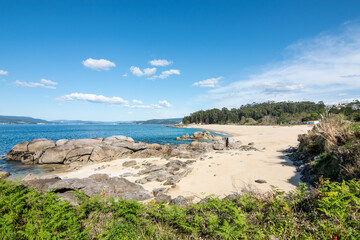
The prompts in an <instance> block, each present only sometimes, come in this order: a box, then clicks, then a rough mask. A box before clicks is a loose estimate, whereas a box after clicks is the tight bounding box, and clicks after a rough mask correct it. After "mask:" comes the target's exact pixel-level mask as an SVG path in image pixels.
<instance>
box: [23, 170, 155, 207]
mask: <svg viewBox="0 0 360 240" xmlns="http://www.w3.org/2000/svg"><path fill="white" fill-rule="evenodd" d="M21 184H22V185H24V186H26V187H32V188H35V189H37V190H40V191H50V190H51V191H53V192H56V193H61V194H63V193H71V192H72V191H74V190H80V191H83V192H84V193H85V195H86V196H88V197H90V196H96V195H101V196H102V197H114V198H121V199H124V200H136V201H143V200H147V199H150V198H151V196H150V193H149V192H148V191H147V190H145V189H144V188H143V187H142V186H140V185H138V184H135V183H132V182H130V181H128V180H126V179H125V178H118V177H109V176H108V175H106V174H94V175H91V176H90V177H88V178H83V179H78V178H71V179H60V178H50V179H31V180H27V181H23V182H22V183H21Z"/></svg>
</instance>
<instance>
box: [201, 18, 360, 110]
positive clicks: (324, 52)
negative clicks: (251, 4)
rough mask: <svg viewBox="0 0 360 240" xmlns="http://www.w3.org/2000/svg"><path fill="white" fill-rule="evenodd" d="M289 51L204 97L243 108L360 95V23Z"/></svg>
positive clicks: (301, 44) (322, 35) (296, 45)
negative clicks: (261, 103)
mask: <svg viewBox="0 0 360 240" xmlns="http://www.w3.org/2000/svg"><path fill="white" fill-rule="evenodd" d="M286 52H287V53H288V54H287V55H288V56H289V57H287V58H286V59H284V60H283V61H282V62H278V63H275V64H272V65H270V66H268V67H266V68H264V69H261V70H259V71H258V72H255V73H254V74H252V75H249V76H248V77H247V78H243V79H239V80H237V81H234V82H232V83H230V84H229V85H227V86H223V87H219V88H217V89H213V90H210V91H209V92H208V93H207V95H206V96H201V97H200V99H201V100H210V101H211V100H217V101H216V103H215V104H216V106H228V107H239V106H240V105H241V104H246V103H252V102H264V101H268V100H274V101H288V100H291V101H303V100H310V101H316V102H317V101H320V100H323V101H324V102H329V103H330V102H334V101H336V100H337V99H338V97H339V96H338V95H339V94H348V95H350V96H349V97H350V98H351V97H354V98H356V97H358V96H359V95H360V25H359V24H345V25H344V26H343V29H342V31H341V32H338V33H337V34H330V33H322V34H320V35H319V36H316V37H314V38H312V39H307V40H302V41H298V42H297V43H295V44H293V45H291V46H289V47H287V48H286ZM197 85H199V86H200V82H199V83H198V84H197ZM209 85H211V84H209ZM354 92H356V93H354ZM354 94H355V95H357V96H355V95H354ZM351 95H354V96H351ZM338 100H340V99H338Z"/></svg>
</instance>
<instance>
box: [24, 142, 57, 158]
mask: <svg viewBox="0 0 360 240" xmlns="http://www.w3.org/2000/svg"><path fill="white" fill-rule="evenodd" d="M51 147H55V142H54V141H52V140H49V139H44V138H38V139H34V140H32V141H31V142H30V143H29V145H28V151H29V152H30V153H32V154H33V161H34V163H37V162H38V161H39V158H40V157H41V155H42V154H43V153H44V151H45V150H46V149H48V148H51Z"/></svg>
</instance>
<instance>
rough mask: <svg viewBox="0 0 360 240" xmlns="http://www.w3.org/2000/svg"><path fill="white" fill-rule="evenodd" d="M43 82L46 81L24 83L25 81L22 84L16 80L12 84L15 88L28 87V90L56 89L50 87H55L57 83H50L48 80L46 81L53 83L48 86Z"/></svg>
mask: <svg viewBox="0 0 360 240" xmlns="http://www.w3.org/2000/svg"><path fill="white" fill-rule="evenodd" d="M43 80H46V79H41V80H40V82H25V81H24V82H22V81H19V80H16V81H15V82H14V84H15V85H17V86H22V87H30V88H36V87H42V88H49V89H56V87H55V86H52V85H57V83H55V82H53V81H50V80H46V81H50V82H52V83H53V84H51V85H49V83H46V81H45V82H44V81H43Z"/></svg>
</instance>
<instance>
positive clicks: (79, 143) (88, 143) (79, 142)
mask: <svg viewBox="0 0 360 240" xmlns="http://www.w3.org/2000/svg"><path fill="white" fill-rule="evenodd" d="M101 142H102V140H101V139H71V140H69V141H67V142H66V143H65V145H67V146H72V147H74V148H75V147H78V148H79V147H94V146H95V145H99V144H100V143H101Z"/></svg>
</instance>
